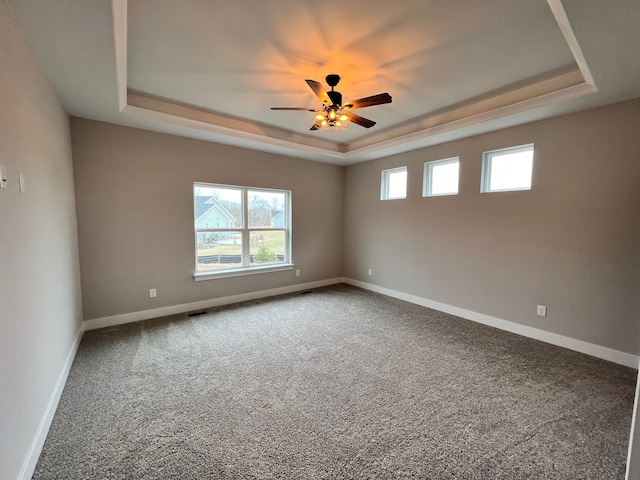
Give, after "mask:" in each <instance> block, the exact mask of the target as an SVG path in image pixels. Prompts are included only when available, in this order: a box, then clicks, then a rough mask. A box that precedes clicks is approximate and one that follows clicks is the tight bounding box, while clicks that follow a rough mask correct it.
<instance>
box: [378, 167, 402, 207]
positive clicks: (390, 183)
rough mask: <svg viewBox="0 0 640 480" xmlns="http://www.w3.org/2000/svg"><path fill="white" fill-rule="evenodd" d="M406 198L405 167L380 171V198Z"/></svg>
mask: <svg viewBox="0 0 640 480" xmlns="http://www.w3.org/2000/svg"><path fill="white" fill-rule="evenodd" d="M398 198H407V167H399V168H392V169H390V170H383V171H382V179H381V185H380V200H395V199H398Z"/></svg>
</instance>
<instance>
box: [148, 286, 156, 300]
mask: <svg viewBox="0 0 640 480" xmlns="http://www.w3.org/2000/svg"><path fill="white" fill-rule="evenodd" d="M157 296H158V292H156V289H155V288H150V289H149V298H156V297H157Z"/></svg>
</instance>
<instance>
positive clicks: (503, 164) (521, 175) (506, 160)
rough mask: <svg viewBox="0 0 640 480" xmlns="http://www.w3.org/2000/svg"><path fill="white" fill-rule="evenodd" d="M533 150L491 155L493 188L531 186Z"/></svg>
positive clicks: (491, 184)
mask: <svg viewBox="0 0 640 480" xmlns="http://www.w3.org/2000/svg"><path fill="white" fill-rule="evenodd" d="M532 167H533V151H528V152H517V153H508V154H505V155H493V156H492V157H491V182H490V184H489V188H490V189H491V190H505V189H510V188H531V170H532Z"/></svg>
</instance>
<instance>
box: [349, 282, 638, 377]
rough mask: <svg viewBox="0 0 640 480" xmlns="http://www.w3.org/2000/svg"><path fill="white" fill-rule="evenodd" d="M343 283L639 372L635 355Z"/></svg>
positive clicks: (424, 300) (388, 291) (400, 294)
mask: <svg viewBox="0 0 640 480" xmlns="http://www.w3.org/2000/svg"><path fill="white" fill-rule="evenodd" d="M342 281H343V282H344V283H348V284H349V285H353V286H355V287H360V288H364V289H365V290H370V291H372V292H377V293H382V294H383V295H388V296H389V297H394V298H398V299H400V300H404V301H406V302H410V303H415V304H416V305H421V306H423V307H428V308H432V309H434V310H438V311H441V312H445V313H449V314H451V315H455V316H457V317H462V318H465V319H467V320H472V321H474V322H478V323H482V324H484V325H488V326H490V327H495V328H499V329H501V330H506V331H507V332H511V333H516V334H518V335H522V336H523V337H529V338H533V339H535V340H540V341H541V342H545V343H550V344H552V345H556V346H558V347H563V348H568V349H569V350H574V351H576V352H580V353H585V354H587V355H591V356H593V357H597V358H601V359H603V360H608V361H610V362H614V363H617V364H620V365H624V366H627V367H631V368H635V369H636V370H637V369H638V363H639V362H640V357H638V356H637V355H632V354H630V353H625V352H621V351H619V350H614V349H612V348H608V347H603V346H601V345H596V344H593V343H588V342H584V341H582V340H577V339H575V338H571V337H565V336H564V335H559V334H557V333H552V332H548V331H546V330H540V329H539V328H533V327H528V326H526V325H522V324H519V323H515V322H511V321H508V320H503V319H501V318H496V317H492V316H489V315H484V314H482V313H478V312H474V311H472V310H466V309H464V308H459V307H454V306H453V305H448V304H446V303H440V302H436V301H434V300H429V299H427V298H422V297H418V296H416V295H411V294H408V293H404V292H399V291H397V290H392V289H390V288H385V287H379V286H378V285H372V284H370V283H366V282H361V281H359V280H353V279H351V278H343V279H342Z"/></svg>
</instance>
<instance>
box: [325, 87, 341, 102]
mask: <svg viewBox="0 0 640 480" xmlns="http://www.w3.org/2000/svg"><path fill="white" fill-rule="evenodd" d="M327 95H329V98H330V99H331V102H332V103H333V104H334V105H342V94H341V93H340V92H336V91H334V90H331V91H330V92H327Z"/></svg>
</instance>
